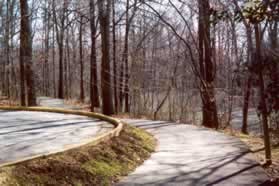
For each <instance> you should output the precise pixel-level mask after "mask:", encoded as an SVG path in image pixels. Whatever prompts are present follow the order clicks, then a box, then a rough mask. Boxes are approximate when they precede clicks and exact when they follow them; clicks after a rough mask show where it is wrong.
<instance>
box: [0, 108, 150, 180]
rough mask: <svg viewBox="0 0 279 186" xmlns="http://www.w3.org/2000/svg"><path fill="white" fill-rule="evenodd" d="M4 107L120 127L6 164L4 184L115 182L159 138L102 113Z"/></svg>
mask: <svg viewBox="0 0 279 186" xmlns="http://www.w3.org/2000/svg"><path fill="white" fill-rule="evenodd" d="M0 110H25V111H26V110H29V111H43V112H56V113H64V114H77V115H83V116H89V117H94V118H99V119H102V120H105V121H108V122H110V123H112V124H114V125H115V126H116V128H115V129H114V130H113V131H109V132H108V133H106V134H105V135H102V136H99V137H97V138H96V139H95V140H93V141H92V142H91V143H89V144H86V145H84V146H81V147H75V148H71V149H68V150H67V151H64V152H58V153H55V154H51V155H48V156H40V157H32V158H31V159H28V160H23V161H19V162H14V163H12V164H9V165H5V166H4V167H2V168H0V185H112V184H113V183H115V182H116V181H117V180H118V179H119V178H120V177H121V176H125V175H127V174H128V173H129V172H131V171H132V170H133V169H134V168H136V167H137V166H138V165H139V164H141V163H142V162H143V161H144V160H145V159H147V158H148V157H149V156H150V154H151V152H153V151H154V148H155V140H154V138H153V137H152V136H151V135H150V134H148V133H147V132H145V131H143V130H141V129H137V128H134V127H131V126H128V125H126V124H122V123H121V122H120V121H119V120H116V119H114V118H110V117H107V116H104V115H101V114H96V113H90V112H82V111H69V110H63V109H50V108H28V109H27V108H23V107H14V108H9V107H0Z"/></svg>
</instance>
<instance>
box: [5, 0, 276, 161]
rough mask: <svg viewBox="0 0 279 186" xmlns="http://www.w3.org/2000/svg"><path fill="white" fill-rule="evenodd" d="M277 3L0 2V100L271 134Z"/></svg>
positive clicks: (170, 0) (151, 0)
mask: <svg viewBox="0 0 279 186" xmlns="http://www.w3.org/2000/svg"><path fill="white" fill-rule="evenodd" d="M278 16H279V2H278V0H184V1H180V0H20V1H18V0H1V1H0V95H1V99H4V98H8V100H9V103H10V104H18V105H21V106H35V105H36V104H37V103H36V97H37V96H49V97H56V98H60V99H67V100H77V101H79V102H81V103H84V104H87V105H90V110H91V111H98V112H99V111H100V112H102V113H104V114H107V115H113V114H118V113H120V114H121V113H129V114H130V115H131V116H133V117H143V116H144V117H148V118H153V119H158V120H170V121H178V122H183V123H194V124H202V125H203V126H206V127H210V128H223V127H226V126H229V125H230V121H231V119H232V115H231V113H232V112H233V111H235V110H236V111H237V110H240V112H242V115H243V117H242V132H243V133H248V132H249V131H247V125H248V124H249V123H248V122H247V117H248V115H249V109H256V110H257V113H258V116H259V118H260V120H261V127H263V132H264V135H265V145H266V150H267V151H266V157H267V161H269V160H270V159H271V157H270V150H269V146H270V142H269V130H268V129H269V128H275V129H278V128H279V123H278V108H279V97H278V96H279V84H278V83H279V81H278V78H279V69H278V61H279V55H278V54H279V46H278V45H279V43H278V42H279V40H278V36H279V33H278V27H279V25H278V19H279V17H278Z"/></svg>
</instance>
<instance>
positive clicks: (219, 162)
mask: <svg viewBox="0 0 279 186" xmlns="http://www.w3.org/2000/svg"><path fill="white" fill-rule="evenodd" d="M125 121H126V122H127V123H129V124H133V125H135V126H137V127H140V128H143V129H146V130H148V131H149V132H151V133H152V134H153V135H154V136H155V137H156V138H157V140H158V143H159V144H158V146H157V149H156V152H155V153H154V154H152V156H151V158H150V159H148V160H147V161H146V162H144V164H143V165H142V166H140V167H138V168H137V169H136V170H135V171H134V172H133V173H132V174H130V175H129V176H128V177H126V178H124V179H123V180H122V181H121V182H120V183H119V184H117V185H118V186H133V185H145V186H146V185H160V186H165V185H176V186H177V185H181V186H186V185H197V186H202V185H220V186H225V185H226V186H241V185H247V186H248V185H249V186H250V185H251V186H256V185H260V184H261V183H263V182H265V181H266V180H268V177H267V175H266V174H265V172H264V170H263V169H262V168H261V167H260V165H259V164H258V163H257V162H256V161H255V160H253V156H252V155H251V153H250V152H249V149H248V148H247V146H246V145H244V144H243V143H242V142H241V141H239V140H238V139H236V138H233V137H229V136H225V135H223V134H221V133H218V132H215V131H210V130H208V129H203V128H197V127H195V126H192V125H185V124H176V123H170V122H161V121H148V120H125Z"/></svg>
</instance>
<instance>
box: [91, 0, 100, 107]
mask: <svg viewBox="0 0 279 186" xmlns="http://www.w3.org/2000/svg"><path fill="white" fill-rule="evenodd" d="M90 28H91V57H90V100H91V111H92V112H94V107H100V101H99V90H98V84H97V83H98V80H97V77H98V76H97V64H96V63H97V52H96V32H97V29H96V16H95V0H90Z"/></svg>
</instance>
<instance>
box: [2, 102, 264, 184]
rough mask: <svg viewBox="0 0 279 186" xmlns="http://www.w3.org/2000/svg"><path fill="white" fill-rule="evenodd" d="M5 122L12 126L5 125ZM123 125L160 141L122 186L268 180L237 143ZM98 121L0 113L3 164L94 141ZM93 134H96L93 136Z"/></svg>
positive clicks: (169, 128) (179, 127)
mask: <svg viewBox="0 0 279 186" xmlns="http://www.w3.org/2000/svg"><path fill="white" fill-rule="evenodd" d="M39 101H40V102H41V105H42V106H53V107H63V108H65V107H66V106H65V105H64V103H63V101H61V100H54V99H50V98H40V99H39ZM67 107H68V106H67ZM1 115H2V117H1ZM19 116H20V117H19ZM34 119H35V121H33V120H34ZM7 120H11V121H13V122H12V123H7V122H6V121H7ZM66 121H67V122H66ZM125 121H126V122H128V123H130V124H133V125H135V126H137V127H140V128H143V129H146V130H148V131H149V132H151V133H152V134H153V135H154V136H155V137H156V138H157V140H158V146H157V149H156V152H155V153H154V154H152V156H151V157H150V159H149V160H147V161H146V162H144V164H143V165H142V166H140V167H138V168H137V169H136V170H135V171H134V172H133V173H132V174H130V175H129V176H128V177H126V178H124V179H123V180H122V182H120V183H119V184H118V185H119V186H132V185H181V186H186V185H197V186H202V185H222V186H224V185H228V186H235V185H236V186H240V185H253V186H254V185H259V184H261V183H263V182H264V181H266V180H267V179H268V177H267V176H266V174H265V172H264V170H263V169H262V168H261V167H260V166H259V164H258V163H256V161H255V160H253V157H252V155H251V154H250V152H249V150H248V148H247V146H246V145H244V144H243V143H242V142H240V141H239V140H238V139H235V138H233V137H229V136H225V135H223V134H220V133H218V132H215V131H210V130H207V129H202V128H197V127H195V126H191V125H185V124H176V123H170V122H161V121H149V120H125ZM65 122H66V123H65ZM96 122H97V121H92V120H90V121H89V119H88V118H81V117H80V116H70V115H61V114H53V113H51V114H49V115H48V114H46V113H30V112H29V114H28V113H26V112H6V111H3V112H0V128H1V129H0V133H1V134H0V148H1V151H0V158H2V160H0V162H1V161H2V162H3V157H4V158H5V159H6V160H4V161H7V159H9V158H18V157H16V156H17V154H21V156H25V155H26V153H27V154H28V153H29V154H30V153H34V152H33V151H36V152H35V153H42V152H37V150H38V149H45V148H46V147H48V148H53V147H55V146H56V147H57V148H63V145H58V144H60V143H61V142H64V143H65V144H64V145H66V144H72V143H74V141H70V140H74V139H75V138H73V137H76V142H78V141H79V140H80V139H84V137H81V136H83V135H81V134H84V136H92V135H94V133H93V131H95V134H96V133H98V132H100V129H102V128H103V127H101V126H99V127H98V126H97V125H98V124H97V123H96ZM54 123H56V124H54ZM48 126H50V127H48ZM102 126H105V127H104V128H105V130H107V128H106V127H109V126H107V125H102ZM20 127H23V128H22V129H20ZM94 128H95V129H94ZM89 129H90V130H89ZM59 130H61V131H60V132H59ZM9 131H10V132H9ZM45 131H48V132H45ZM89 131H90V132H92V133H90V134H89V133H88V132H89ZM35 136H37V137H36V138H34V137H35ZM72 138H73V139H72ZM43 139H44V140H43ZM41 140H43V141H41ZM61 140H62V141H61ZM29 144H32V145H31V146H29ZM5 148H6V150H5V151H3V149H5ZM27 149H29V151H28V150H27ZM48 150H50V149H45V151H48Z"/></svg>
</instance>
